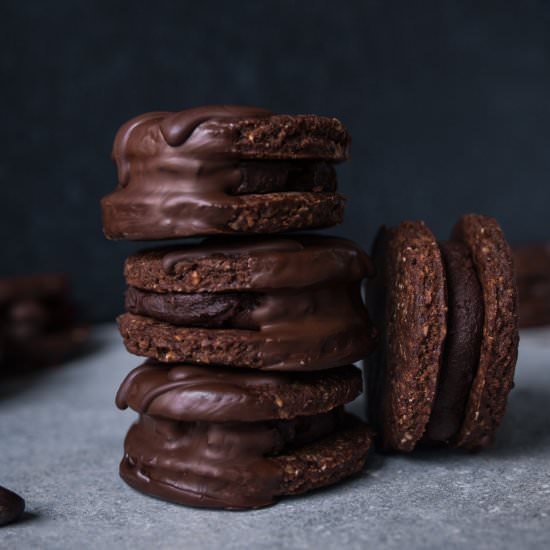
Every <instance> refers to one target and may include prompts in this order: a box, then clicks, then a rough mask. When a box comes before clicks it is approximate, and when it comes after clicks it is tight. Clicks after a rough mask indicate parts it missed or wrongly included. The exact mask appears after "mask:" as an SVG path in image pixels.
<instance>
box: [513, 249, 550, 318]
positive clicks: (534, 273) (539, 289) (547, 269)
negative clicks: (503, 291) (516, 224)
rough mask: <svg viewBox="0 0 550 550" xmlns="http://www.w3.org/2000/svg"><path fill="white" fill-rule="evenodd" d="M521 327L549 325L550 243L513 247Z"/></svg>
mask: <svg viewBox="0 0 550 550" xmlns="http://www.w3.org/2000/svg"><path fill="white" fill-rule="evenodd" d="M514 260H515V264H516V269H517V278H518V293H519V324H520V327H522V328H528V327H539V326H544V325H550V243H548V242H547V243H538V244H529V245H524V246H518V247H517V248H514Z"/></svg>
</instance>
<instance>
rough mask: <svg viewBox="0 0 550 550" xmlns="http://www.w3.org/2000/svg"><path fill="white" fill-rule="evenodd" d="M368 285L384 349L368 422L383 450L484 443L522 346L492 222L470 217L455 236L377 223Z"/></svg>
mask: <svg viewBox="0 0 550 550" xmlns="http://www.w3.org/2000/svg"><path fill="white" fill-rule="evenodd" d="M374 261H375V263H376V266H377V269H378V275H377V278H376V280H375V281H374V283H373V284H372V285H370V287H369V290H368V295H369V302H370V303H371V305H370V309H371V313H372V314H373V316H374V319H375V324H376V325H377V326H379V327H380V329H381V330H382V331H383V336H382V338H381V340H382V342H383V345H382V346H381V349H380V351H379V352H378V354H377V356H376V357H373V358H372V359H371V360H370V361H369V365H368V369H367V376H368V394H369V397H368V400H369V419H370V420H371V421H372V422H373V423H374V424H375V425H376V426H377V429H378V430H379V432H380V435H381V444H382V447H383V448H385V449H395V450H400V451H410V450H412V449H413V448H414V447H415V446H416V445H417V444H418V443H419V442H422V443H424V444H449V445H451V446H456V447H462V448H466V449H470V450H475V449H480V448H483V447H486V446H487V445H489V444H490V443H491V442H492V439H493V436H494V432H495V430H496V428H497V427H498V425H499V424H500V422H501V420H502V417H503V415H504V412H505V406H506V400H507V396H508V393H509V392H510V390H511V388H512V385H513V376H514V369H515V364H516V358H517V346H518V318H517V311H518V308H517V293H516V289H515V281H514V269H513V263H512V255H511V250H510V247H509V246H508V244H507V243H506V240H505V239H504V236H503V234H502V230H501V228H500V226H499V225H498V223H497V222H496V221H495V220H494V219H492V218H487V217H484V216H479V215H474V214H471V215H467V216H464V217H463V218H461V220H460V221H459V222H458V223H457V224H456V226H455V228H454V230H453V233H452V237H451V240H450V241H448V242H439V243H438V242H437V241H436V239H435V237H434V236H433V234H432V233H431V231H430V230H429V229H428V228H427V227H426V226H425V225H424V224H423V223H422V222H403V223H402V224H400V225H399V226H398V227H397V228H394V229H390V230H385V229H383V230H382V231H381V232H380V234H379V236H378V238H377V242H376V244H375V248H374Z"/></svg>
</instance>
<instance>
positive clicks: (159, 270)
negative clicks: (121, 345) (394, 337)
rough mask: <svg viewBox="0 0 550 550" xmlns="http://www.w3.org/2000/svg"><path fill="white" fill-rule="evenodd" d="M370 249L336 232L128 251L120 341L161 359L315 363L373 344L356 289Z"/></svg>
mask: <svg viewBox="0 0 550 550" xmlns="http://www.w3.org/2000/svg"><path fill="white" fill-rule="evenodd" d="M371 270H372V266H371V261H370V259H369V257H368V256H367V255H366V254H365V253H364V252H363V251H362V250H361V249H360V248H359V247H357V246H356V245H354V244H353V243H351V242H350V241H347V240H345V239H337V238H332V237H321V236H311V235H310V236H292V237H290V236H289V237H285V238H284V239H283V238H267V237H264V238H261V239H260V238H256V239H238V240H226V241H219V240H216V241H209V240H206V241H204V242H203V243H200V244H195V245H186V246H178V247H176V248H163V249H155V250H151V251H147V252H143V253H138V254H136V255H134V256H131V257H129V258H128V259H127V261H126V266H125V276H126V281H127V283H128V284H129V286H130V288H129V289H128V292H127V295H126V308H127V310H128V312H129V313H126V314H124V315H122V316H120V317H119V327H120V331H121V334H122V336H123V338H124V342H125V344H126V347H127V348H128V350H129V351H130V352H132V353H135V354H137V355H144V356H146V357H151V358H154V359H157V360H159V361H164V362H180V361H181V362H189V363H194V364H202V365H208V364H217V365H226V366H232V367H249V368H255V369H266V370H294V371H300V370H304V371H305V370H318V369H327V368H331V367H336V366H340V365H343V364H347V363H352V362H355V361H358V360H359V359H362V358H364V357H365V356H366V355H367V354H368V353H369V352H370V351H371V349H372V348H373V346H374V343H375V336H374V331H373V329H372V327H371V324H370V322H369V318H368V314H367V310H366V308H365V306H364V304H363V301H362V298H361V282H362V281H363V280H364V279H365V278H366V277H367V276H369V275H370V274H371Z"/></svg>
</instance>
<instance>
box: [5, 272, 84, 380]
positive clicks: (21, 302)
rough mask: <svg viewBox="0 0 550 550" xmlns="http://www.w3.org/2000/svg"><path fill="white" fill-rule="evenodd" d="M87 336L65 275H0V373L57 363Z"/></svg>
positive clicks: (82, 345)
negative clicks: (11, 276) (80, 323)
mask: <svg viewBox="0 0 550 550" xmlns="http://www.w3.org/2000/svg"><path fill="white" fill-rule="evenodd" d="M87 339H88V329H87V328H86V327H85V326H83V325H79V324H78V323H77V317H76V308H75V306H74V303H73V301H72V297H71V288H70V285H69V282H68V280H67V278H66V277H65V276H64V275H61V274H36V275H27V276H22V277H13V278H8V279H0V375H5V374H15V373H19V372H22V371H26V370H30V369H33V368H39V367H44V366H48V365H55V364H58V363H60V362H62V361H64V360H66V359H68V358H70V357H71V356H73V355H75V354H77V353H78V352H79V351H81V350H82V349H83V347H84V344H85V343H86V341H87Z"/></svg>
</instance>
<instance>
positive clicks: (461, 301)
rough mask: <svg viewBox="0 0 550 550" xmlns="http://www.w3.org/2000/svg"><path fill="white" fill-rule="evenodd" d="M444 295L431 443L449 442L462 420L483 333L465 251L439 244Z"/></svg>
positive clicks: (480, 308) (428, 432)
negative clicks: (443, 334)
mask: <svg viewBox="0 0 550 550" xmlns="http://www.w3.org/2000/svg"><path fill="white" fill-rule="evenodd" d="M439 247H440V249H441V255H442V258H443V263H444V266H445V272H446V279H447V295H448V307H449V310H448V320H447V337H446V341H445V349H444V353H443V361H442V365H441V369H440V371H439V378H438V386H437V393H436V397H435V401H434V405H433V409H432V413H431V416H430V421H429V423H428V426H427V429H426V434H425V436H426V438H427V439H429V440H431V441H438V442H449V441H450V440H452V438H453V437H454V436H455V435H456V434H457V433H458V431H459V429H460V427H461V425H462V422H463V420H464V413H465V410H466V403H467V400H468V396H469V393H470V388H471V386H472V382H473V379H474V376H475V374H476V372H477V368H478V364H479V353H480V345H481V338H482V333H483V312H484V305H483V293H482V290H481V284H480V282H479V279H478V276H477V273H476V270H475V267H474V264H473V262H472V257H471V254H470V252H469V251H468V248H467V247H466V246H465V245H463V244H461V243H458V242H453V241H448V242H440V243H439Z"/></svg>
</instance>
